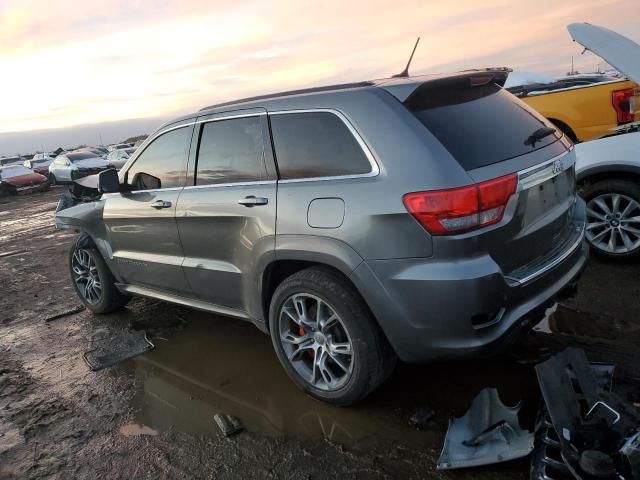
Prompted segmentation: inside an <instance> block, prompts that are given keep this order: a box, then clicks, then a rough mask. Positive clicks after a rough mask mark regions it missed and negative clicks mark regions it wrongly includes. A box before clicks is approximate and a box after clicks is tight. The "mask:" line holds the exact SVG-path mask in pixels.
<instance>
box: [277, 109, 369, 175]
mask: <svg viewBox="0 0 640 480" xmlns="http://www.w3.org/2000/svg"><path fill="white" fill-rule="evenodd" d="M318 112H320V113H332V114H333V115H335V116H336V117H338V118H339V119H340V120H341V121H342V123H343V124H344V125H345V126H346V127H347V129H348V130H349V132H351V135H353V137H354V138H355V140H356V142H358V145H359V146H360V148H361V149H362V152H363V153H364V155H365V157H367V160H369V164H370V165H371V171H370V172H367V173H358V174H354V175H334V176H326V177H304V178H290V179H286V180H278V183H300V182H319V181H327V180H348V179H352V178H370V177H376V176H378V175H379V174H380V167H379V166H378V162H377V161H376V159H375V157H374V156H373V153H372V152H371V149H370V148H369V146H368V145H367V144H366V143H365V142H364V140H363V139H362V137H361V136H360V134H359V133H358V131H357V130H356V129H355V128H354V126H353V125H352V124H351V122H350V121H349V119H348V118H347V117H346V116H345V115H344V114H343V113H342V112H340V111H339V110H335V109H333V108H305V109H299V110H298V109H296V110H276V111H273V112H268V114H269V115H290V114H294V115H295V114H298V113H318ZM272 137H273V134H272ZM275 157H276V164H277V163H278V152H276V155H275Z"/></svg>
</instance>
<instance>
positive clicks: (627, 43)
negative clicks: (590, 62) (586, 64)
mask: <svg viewBox="0 0 640 480" xmlns="http://www.w3.org/2000/svg"><path fill="white" fill-rule="evenodd" d="M567 30H569V35H571V38H573V40H574V41H576V42H578V43H579V44H580V45H582V46H583V47H584V48H586V49H587V50H590V51H592V52H593V53H595V54H596V55H598V56H600V57H602V58H603V59H604V60H605V61H606V62H607V63H608V64H609V65H611V66H612V67H614V68H615V69H617V70H618V71H619V72H620V73H623V74H624V75H626V76H627V77H629V78H630V79H631V80H633V81H634V82H636V83H637V84H640V45H638V44H637V43H636V42H634V41H633V40H630V39H628V38H627V37H625V36H623V35H620V34H619V33H616V32H614V31H613V30H609V29H608V28H604V27H599V26H597V25H591V24H590V23H572V24H571V25H568V26H567Z"/></svg>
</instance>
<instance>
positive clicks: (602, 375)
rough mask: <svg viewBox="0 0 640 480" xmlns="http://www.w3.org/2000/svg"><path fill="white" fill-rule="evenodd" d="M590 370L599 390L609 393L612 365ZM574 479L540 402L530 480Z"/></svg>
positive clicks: (603, 365)
mask: <svg viewBox="0 0 640 480" xmlns="http://www.w3.org/2000/svg"><path fill="white" fill-rule="evenodd" d="M590 367H591V370H592V371H593V372H594V374H595V376H596V380H597V382H598V384H599V385H600V386H601V388H603V389H605V390H607V391H610V390H611V386H612V384H613V374H614V371H615V366H614V365H609V364H602V363H592V364H591V365H590ZM574 478H575V477H574V476H573V475H572V474H571V471H570V470H569V468H568V467H567V465H566V464H565V463H564V461H563V459H562V452H561V449H560V439H559V438H558V435H557V433H556V431H555V430H554V428H553V424H552V423H551V419H550V418H549V412H548V411H547V408H546V406H545V404H544V402H542V403H541V404H540V412H539V413H538V420H537V421H536V428H535V440H534V448H533V453H532V455H531V470H530V479H531V480H573V479H574Z"/></svg>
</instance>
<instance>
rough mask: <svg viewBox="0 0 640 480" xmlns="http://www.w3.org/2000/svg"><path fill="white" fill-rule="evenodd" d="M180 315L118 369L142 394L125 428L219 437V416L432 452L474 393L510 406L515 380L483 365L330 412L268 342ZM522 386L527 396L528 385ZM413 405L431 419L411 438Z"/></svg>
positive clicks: (230, 324) (251, 331)
mask: <svg viewBox="0 0 640 480" xmlns="http://www.w3.org/2000/svg"><path fill="white" fill-rule="evenodd" d="M187 316H188V326H187V328H186V329H185V330H184V331H182V332H180V333H178V334H176V335H175V336H174V337H172V338H171V339H169V340H168V341H164V340H161V339H155V340H154V339H152V341H154V343H155V344H156V349H155V350H153V351H151V352H148V353H146V354H145V355H143V356H141V357H138V358H136V359H133V360H130V361H128V362H126V368H131V369H133V371H134V373H135V375H136V376H137V377H138V378H139V381H140V382H141V383H142V385H143V388H142V392H141V393H140V395H139V396H138V398H137V399H136V401H135V402H136V405H135V406H136V408H137V412H138V413H137V415H136V417H135V422H136V423H137V424H139V425H146V426H148V427H149V428H151V429H153V430H156V431H164V430H168V429H173V428H176V429H179V430H181V431H184V432H187V433H191V434H197V435H219V431H218V428H217V426H216V424H215V421H214V415H215V414H216V413H224V414H228V415H232V416H234V417H237V418H238V419H240V422H241V423H242V425H243V426H244V428H245V429H247V430H249V431H251V432H255V433H258V434H262V435H266V436H272V437H277V436H293V437H296V438H303V439H325V440H329V441H332V442H336V443H340V444H344V445H355V444H358V445H366V444H367V440H372V441H375V439H376V437H378V438H379V437H380V436H381V435H382V436H384V437H385V438H386V439H389V440H392V441H394V440H395V441H397V442H398V443H402V444H405V445H410V446H412V447H416V448H439V446H440V442H441V440H442V439H441V436H442V434H443V430H444V429H445V428H446V422H447V421H448V418H449V416H450V415H451V414H452V413H455V414H456V415H460V414H461V413H463V412H464V411H465V410H466V408H467V407H468V404H469V402H470V401H471V399H473V397H474V396H475V394H476V393H477V392H478V391H479V390H480V389H481V388H484V387H485V386H487V385H494V386H499V385H500V384H502V385H506V386H507V387H506V388H507V390H508V389H509V385H518V388H517V389H515V390H516V392H515V394H514V395H512V396H511V399H512V401H513V402H514V403H515V402H517V401H518V400H519V398H520V395H521V392H522V388H520V385H521V384H522V379H521V378H522V374H521V373H520V372H513V371H510V369H509V368H502V369H497V368H494V367H491V366H490V365H489V364H485V363H483V362H473V363H466V364H447V365H446V366H444V367H443V366H437V365H435V366H433V365H432V366H429V367H425V366H404V365H403V366H401V367H400V368H399V369H398V371H397V372H396V374H394V376H393V377H392V378H391V379H390V381H389V382H387V383H386V384H385V385H384V386H383V387H382V388H381V389H380V390H379V391H377V392H375V393H374V394H373V395H372V396H371V397H370V398H369V399H367V400H365V401H364V402H362V403H361V404H358V405H357V406H355V407H350V408H339V407H333V406H331V405H328V404H325V403H323V402H319V401H317V400H315V399H312V398H311V397H309V396H307V395H305V394H304V393H302V392H301V391H299V390H298V389H297V388H296V387H295V386H294V384H293V383H292V381H291V380H290V379H289V378H288V377H287V375H286V373H285V372H284V370H283V369H282V367H281V366H280V364H279V363H278V360H277V358H276V356H275V354H274V352H273V347H272V345H271V340H270V339H269V337H267V336H266V335H264V334H262V333H261V332H259V331H258V330H257V329H256V328H255V327H254V326H253V325H251V324H249V323H246V322H242V321H237V320H233V319H227V318H222V317H217V316H214V315H209V314H205V313H202V312H189V313H188V315H187ZM505 372H506V373H505ZM517 379H520V381H517ZM530 381H531V384H532V385H533V386H534V387H533V388H535V378H533V376H531V379H530ZM507 399H508V395H507ZM423 405H429V406H430V407H432V408H433V409H434V410H436V419H437V422H438V424H437V425H435V426H433V427H432V428H428V429H427V430H424V431H418V430H415V429H414V428H411V427H410V426H409V425H408V423H407V421H408V419H409V417H410V415H411V414H412V413H413V412H414V411H415V409H416V408H419V407H421V406H423Z"/></svg>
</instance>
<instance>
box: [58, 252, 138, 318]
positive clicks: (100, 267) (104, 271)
mask: <svg viewBox="0 0 640 480" xmlns="http://www.w3.org/2000/svg"><path fill="white" fill-rule="evenodd" d="M80 250H82V251H83V252H86V253H87V255H88V256H89V257H91V259H92V260H93V262H94V263H95V267H96V270H97V275H98V277H99V279H100V282H101V284H102V289H101V290H102V291H101V295H100V296H99V299H98V300H97V301H95V302H91V301H89V300H87V298H85V295H84V294H83V293H82V292H81V291H80V287H79V286H78V284H77V283H76V275H75V274H74V271H73V256H74V253H76V251H80ZM69 274H70V276H71V283H72V284H73V288H74V289H75V291H76V293H77V294H78V298H79V299H80V301H81V302H82V303H83V304H84V305H85V306H86V307H87V308H88V309H89V310H91V311H92V312H93V313H98V314H101V313H111V312H114V311H116V310H119V309H121V308H122V307H124V306H125V305H126V304H127V303H129V300H131V297H129V296H128V295H124V294H123V293H122V292H120V291H119V290H118V289H117V288H116V286H115V280H114V278H113V275H112V274H111V271H110V270H109V267H107V264H106V263H105V262H104V260H103V258H102V255H100V252H98V250H96V249H95V248H91V247H79V246H78V245H77V244H74V245H73V246H72V247H71V249H70V250H69Z"/></svg>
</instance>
